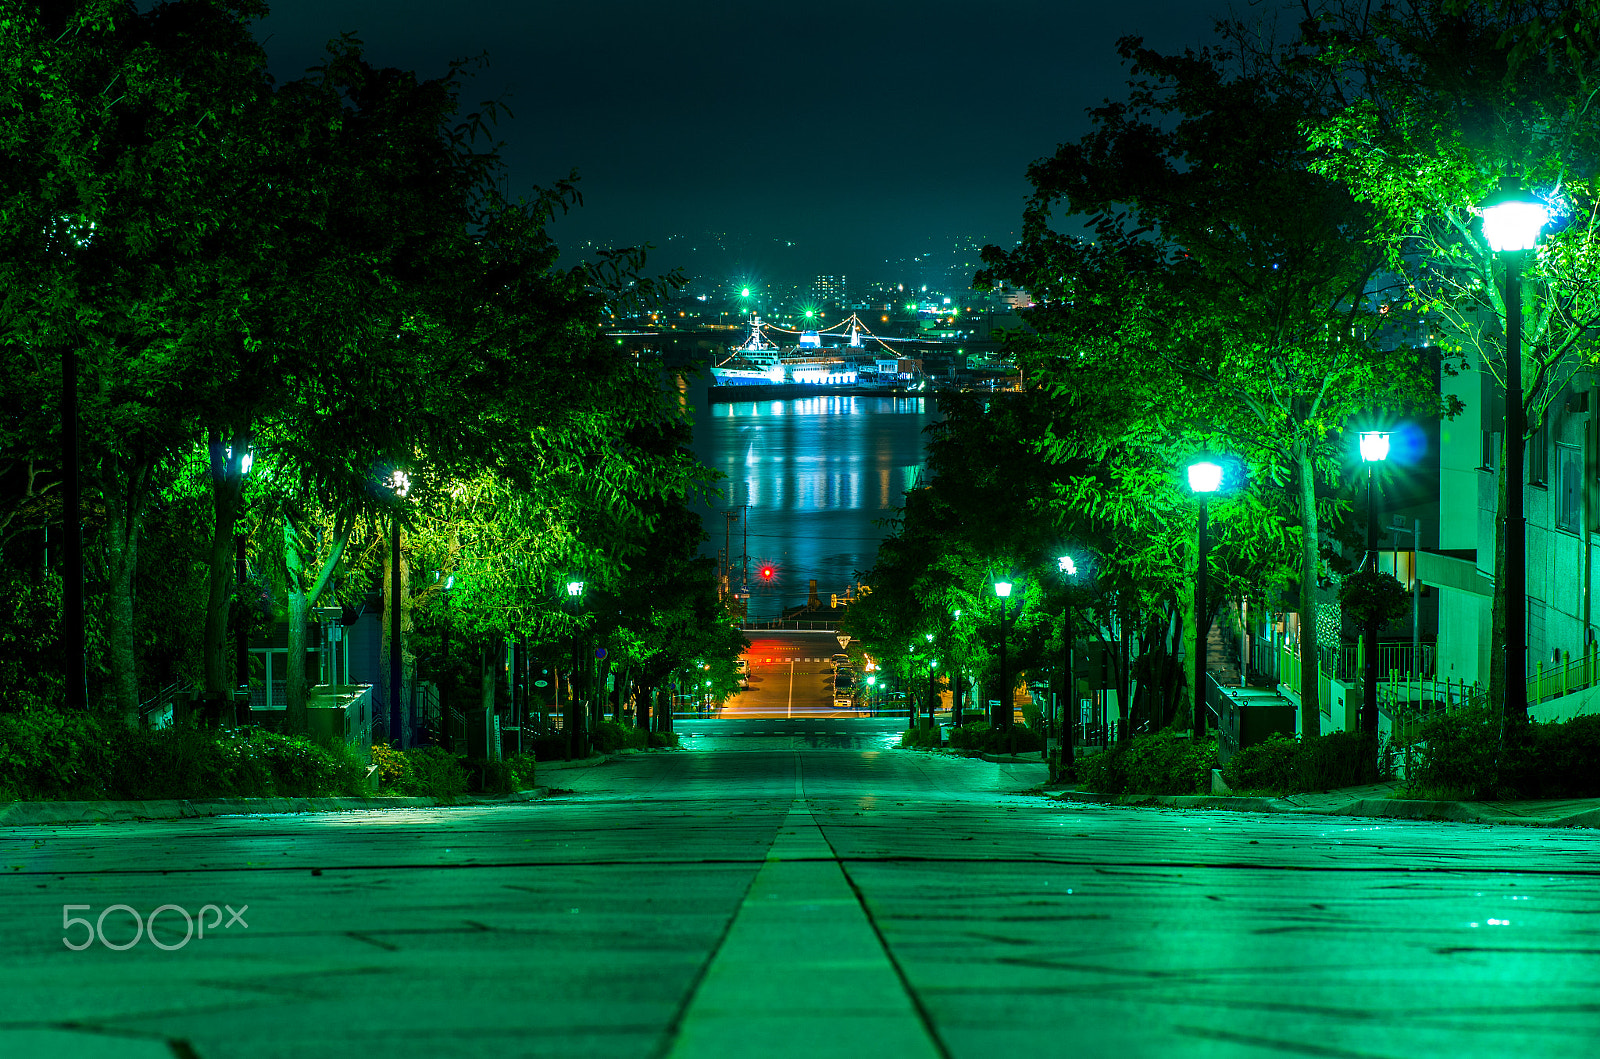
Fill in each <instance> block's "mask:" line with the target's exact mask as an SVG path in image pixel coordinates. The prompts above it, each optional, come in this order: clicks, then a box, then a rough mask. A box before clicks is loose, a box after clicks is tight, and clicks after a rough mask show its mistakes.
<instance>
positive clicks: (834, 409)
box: [690, 378, 939, 619]
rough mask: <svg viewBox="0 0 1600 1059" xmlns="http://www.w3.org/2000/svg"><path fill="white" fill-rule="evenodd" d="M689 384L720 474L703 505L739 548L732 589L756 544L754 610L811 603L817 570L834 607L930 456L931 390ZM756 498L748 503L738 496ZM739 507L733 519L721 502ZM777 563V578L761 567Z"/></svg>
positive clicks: (703, 443)
mask: <svg viewBox="0 0 1600 1059" xmlns="http://www.w3.org/2000/svg"><path fill="white" fill-rule="evenodd" d="M706 390H707V388H706V383H705V380H704V379H703V378H702V379H700V380H698V382H697V384H696V385H694V386H693V387H692V388H691V390H690V401H691V404H692V405H693V407H694V450H695V454H696V455H697V456H698V457H699V458H700V461H701V462H702V463H704V464H706V465H707V466H709V467H711V468H712V469H714V470H716V471H718V472H720V473H721V474H722V475H723V478H722V480H721V481H719V482H717V484H716V488H717V489H718V490H719V491H720V492H721V494H722V495H721V496H720V497H719V498H717V499H714V500H713V501H712V502H711V503H710V504H709V505H706V506H703V507H702V508H701V509H700V515H701V517H702V518H703V519H704V520H705V528H706V532H707V533H708V534H709V535H710V537H711V539H710V540H709V541H707V542H706V544H705V545H704V548H703V551H704V552H705V554H707V555H713V556H714V555H717V554H718V553H719V552H721V551H722V549H723V546H724V542H725V541H726V542H727V543H728V544H729V551H730V552H731V555H732V562H731V564H730V565H731V567H732V580H733V587H734V589H735V590H737V588H738V585H739V582H740V579H741V576H742V570H743V567H744V555H745V548H746V533H748V549H749V552H748V554H749V584H750V611H749V613H750V616H751V618H753V619H766V618H775V617H777V616H778V615H779V614H780V613H781V612H782V611H783V610H784V609H786V608H792V607H796V606H799V605H801V604H803V603H805V602H806V599H807V592H808V582H809V581H811V580H812V579H815V580H816V582H817V591H818V592H819V594H820V595H821V598H822V605H823V607H824V608H826V607H827V606H828V604H829V602H830V597H831V596H832V595H833V594H834V593H838V594H839V595H841V596H843V595H844V594H845V593H846V590H847V589H850V590H853V589H854V586H855V584H856V582H857V580H858V579H864V577H865V573H866V571H867V570H868V569H870V568H871V566H872V564H873V562H874V559H875V557H876V554H877V548H878V542H879V541H881V540H882V539H883V538H884V537H885V536H886V535H887V534H888V533H889V532H890V528H889V527H888V526H887V525H886V523H887V522H888V521H889V520H891V519H894V518H895V517H897V512H898V509H899V508H901V507H902V506H903V505H904V503H905V499H904V495H905V492H906V490H908V489H911V488H913V487H914V486H915V485H916V483H917V480H918V476H919V475H920V473H921V471H922V468H923V464H924V454H923V443H924V441H925V435H924V433H923V431H924V430H925V429H926V428H927V427H928V426H929V425H931V424H932V423H934V422H936V421H937V420H938V418H939V414H938V409H937V407H936V405H935V400H934V398H933V396H932V395H926V396H924V395H898V396H890V395H875V394H870V393H862V394H849V395H830V396H815V397H797V398H789V399H785V400H760V401H755V400H752V401H731V402H730V401H719V402H718V403H716V404H712V403H710V401H709V399H708V395H707V392H706ZM745 504H748V505H749V508H748V510H747V511H746V510H741V506H742V505H745ZM736 510H737V511H739V512H740V517H739V520H738V521H736V522H733V523H732V524H731V526H730V525H729V523H728V522H727V520H726V519H725V518H724V512H728V511H736ZM768 566H770V567H771V569H772V571H773V577H772V579H771V581H770V582H768V581H764V580H763V579H762V577H761V575H760V571H761V570H762V569H763V568H764V567H768Z"/></svg>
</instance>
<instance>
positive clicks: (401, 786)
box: [372, 743, 415, 793]
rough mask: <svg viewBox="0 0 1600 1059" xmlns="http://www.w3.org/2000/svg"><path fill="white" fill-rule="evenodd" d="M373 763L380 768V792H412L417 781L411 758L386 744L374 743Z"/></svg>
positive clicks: (378, 775) (378, 773) (378, 772)
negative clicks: (415, 780) (413, 772)
mask: <svg viewBox="0 0 1600 1059" xmlns="http://www.w3.org/2000/svg"><path fill="white" fill-rule="evenodd" d="M372 763H373V764H374V765H376V766H377V767H378V771H377V773H376V775H377V777H378V789H379V790H384V791H390V792H394V791H402V792H406V793H409V792H410V788H411V785H412V783H413V782H414V779H415V777H414V776H413V774H412V768H411V758H410V756H408V755H407V754H405V753H403V752H402V751H399V750H396V749H394V747H391V746H388V745H386V744H384V743H374V744H372Z"/></svg>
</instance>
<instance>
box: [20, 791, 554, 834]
mask: <svg viewBox="0 0 1600 1059" xmlns="http://www.w3.org/2000/svg"><path fill="white" fill-rule="evenodd" d="M549 792H550V788H548V787H533V788H530V789H529V790H525V791H518V792H517V793H516V794H506V795H487V794H467V795H462V796H461V797H460V798H458V799H455V800H453V801H441V800H440V799H437V798H398V797H395V798H216V799H211V800H208V801H188V800H186V799H177V800H172V801H148V802H11V803H10V804H8V805H6V806H4V807H0V827H29V826H40V825H54V824H107V823H126V822H134V821H140V820H187V819H197V818H200V817H208V816H246V815H283V814H289V813H344V812H356V811H359V810H369V809H469V808H477V807H480V806H492V805H511V804H516V803H518V802H531V801H537V800H539V799H541V798H544V797H545V796H546V795H548V794H549Z"/></svg>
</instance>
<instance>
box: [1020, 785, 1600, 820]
mask: <svg viewBox="0 0 1600 1059" xmlns="http://www.w3.org/2000/svg"><path fill="white" fill-rule="evenodd" d="M1046 797H1053V798H1055V799H1056V800H1058V801H1063V802H1075V803H1081V804H1087V805H1127V806H1165V807H1167V808H1170V809H1222V810H1227V811H1231V812H1238V813H1292V814H1297V815H1310V816H1359V817H1368V818H1375V819H1389V820H1434V821H1444V822H1446V823H1458V824H1516V825H1518V826H1521V827H1597V828H1600V808H1597V809H1585V810H1583V811H1581V812H1576V813H1568V814H1567V815H1565V816H1560V817H1552V818H1544V817H1531V816H1509V815H1506V814H1504V813H1490V812H1485V811H1483V810H1481V809H1479V808H1477V807H1476V806H1475V805H1474V803H1472V802H1431V801H1425V800H1421V799H1413V798H1358V799H1355V800H1353V801H1349V802H1346V803H1345V804H1343V805H1330V806H1326V807H1322V806H1305V805H1297V804H1296V803H1294V802H1291V801H1289V800H1288V799H1286V798H1234V797H1227V796H1219V795H1204V794H1096V793H1094V792H1092V791H1062V792H1061V793H1059V794H1046Z"/></svg>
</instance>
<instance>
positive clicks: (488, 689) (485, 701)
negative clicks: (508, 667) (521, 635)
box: [386, 612, 505, 761]
mask: <svg viewBox="0 0 1600 1059" xmlns="http://www.w3.org/2000/svg"><path fill="white" fill-rule="evenodd" d="M386 613H387V612H386ZM504 657H505V649H504V648H503V647H502V646H501V644H500V639H499V637H497V636H493V635H490V636H487V637H485V639H484V644H483V653H482V654H481V655H479V666H480V668H479V671H478V676H479V681H478V690H479V692H480V694H481V696H482V697H481V698H480V699H479V700H478V708H479V709H481V710H482V711H483V724H484V728H485V731H484V742H485V744H486V745H487V747H488V750H487V753H486V754H485V756H486V757H488V758H489V759H490V760H494V761H498V760H499V759H500V756H501V755H500V752H499V751H500V748H499V747H498V746H497V745H495V738H494V705H495V690H496V688H497V687H498V685H499V683H500V661H501V659H502V658H504Z"/></svg>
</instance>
